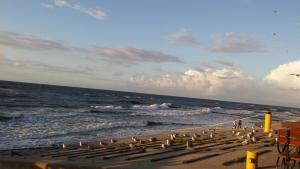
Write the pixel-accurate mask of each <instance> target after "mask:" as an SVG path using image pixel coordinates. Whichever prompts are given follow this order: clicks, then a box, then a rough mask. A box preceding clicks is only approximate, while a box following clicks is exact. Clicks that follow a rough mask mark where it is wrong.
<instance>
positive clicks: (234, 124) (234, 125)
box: [232, 120, 237, 129]
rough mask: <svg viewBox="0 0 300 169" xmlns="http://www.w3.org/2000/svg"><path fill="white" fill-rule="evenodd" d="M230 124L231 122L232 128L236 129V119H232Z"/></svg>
mask: <svg viewBox="0 0 300 169" xmlns="http://www.w3.org/2000/svg"><path fill="white" fill-rule="evenodd" d="M232 124H233V128H234V129H236V127H237V121H236V120H234V121H233V122H232Z"/></svg>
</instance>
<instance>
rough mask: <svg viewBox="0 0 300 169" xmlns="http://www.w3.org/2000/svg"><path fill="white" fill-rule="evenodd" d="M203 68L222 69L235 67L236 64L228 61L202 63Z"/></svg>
mask: <svg viewBox="0 0 300 169" xmlns="http://www.w3.org/2000/svg"><path fill="white" fill-rule="evenodd" d="M201 66H203V67H204V68H210V69H216V68H220V67H234V63H232V62H230V61H226V60H214V61H202V62H201Z"/></svg>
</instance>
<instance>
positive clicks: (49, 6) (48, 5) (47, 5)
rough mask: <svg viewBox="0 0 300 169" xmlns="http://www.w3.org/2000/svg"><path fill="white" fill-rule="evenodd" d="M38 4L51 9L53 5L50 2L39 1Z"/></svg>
mask: <svg viewBox="0 0 300 169" xmlns="http://www.w3.org/2000/svg"><path fill="white" fill-rule="evenodd" d="M40 5H41V6H42V7H44V8H48V9H53V5H51V4H47V3H41V4H40Z"/></svg>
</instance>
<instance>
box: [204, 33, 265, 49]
mask: <svg viewBox="0 0 300 169" xmlns="http://www.w3.org/2000/svg"><path fill="white" fill-rule="evenodd" d="M209 51H211V52H216V53H252V52H258V53H259V52H268V51H269V50H268V49H267V48H265V47H264V46H263V45H262V44H261V43H260V42H259V41H258V40H257V39H255V38H254V37H251V36H246V35H238V34H235V33H226V34H225V36H223V37H221V38H218V39H216V40H215V41H214V44H213V45H212V46H211V47H210V49H209Z"/></svg>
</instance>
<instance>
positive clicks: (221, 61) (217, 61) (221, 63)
mask: <svg viewBox="0 0 300 169" xmlns="http://www.w3.org/2000/svg"><path fill="white" fill-rule="evenodd" d="M215 62H216V63H218V64H220V65H223V66H229V67H233V66H234V64H233V63H232V62H229V61H226V60H215Z"/></svg>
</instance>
